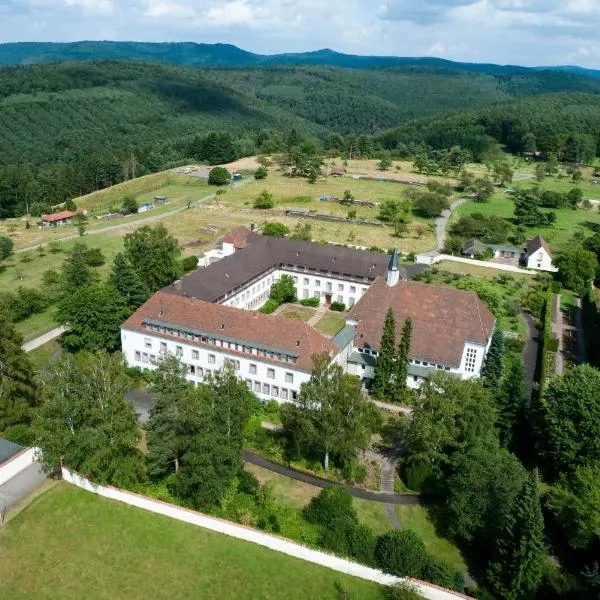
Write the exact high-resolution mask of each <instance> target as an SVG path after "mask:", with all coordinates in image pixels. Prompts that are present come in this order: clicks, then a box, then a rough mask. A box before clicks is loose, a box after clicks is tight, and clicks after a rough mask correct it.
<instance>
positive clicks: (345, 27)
mask: <svg viewBox="0 0 600 600" xmlns="http://www.w3.org/2000/svg"><path fill="white" fill-rule="evenodd" d="M599 9H600V0H479V1H473V0H0V42H14V41H75V40H81V39H96V40H97V39H111V40H132V39H133V40H139V41H153V42H160V41H195V42H227V43H232V44H236V45H238V46H241V47H242V48H244V49H246V50H250V51H253V52H259V53H265V54H271V53H277V52H298V51H306V50H314V49H318V48H325V47H328V48H333V49H335V50H338V51H342V52H350V53H356V54H377V55H383V54H385V55H396V56H441V57H443V58H450V59H455V60H465V61H473V62H495V63H502V64H505V63H511V64H522V65H551V64H554V65H556V64H580V65H583V66H588V67H596V68H600V36H598V31H599V28H600V10H599Z"/></svg>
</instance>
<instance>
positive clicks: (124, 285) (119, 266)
mask: <svg viewBox="0 0 600 600" xmlns="http://www.w3.org/2000/svg"><path fill="white" fill-rule="evenodd" d="M108 281H109V282H110V283H112V285H113V286H114V287H115V288H116V289H117V290H118V291H119V293H120V294H121V296H123V298H125V300H126V302H127V305H128V306H129V308H130V309H131V310H135V309H136V308H138V307H140V306H141V305H142V304H144V302H146V300H148V298H149V297H150V290H149V289H148V286H147V285H146V284H145V283H144V282H143V281H142V280H141V278H140V277H139V275H138V274H137V272H136V270H135V269H134V268H133V265H132V264H131V263H130V262H129V260H128V259H127V257H126V256H125V254H123V253H122V252H119V253H118V254H117V255H116V256H115V260H114V263H113V267H112V271H111V273H110V275H109V278H108Z"/></svg>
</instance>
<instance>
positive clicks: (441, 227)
mask: <svg viewBox="0 0 600 600" xmlns="http://www.w3.org/2000/svg"><path fill="white" fill-rule="evenodd" d="M468 201H469V198H459V199H458V200H455V201H454V202H453V203H452V204H451V205H450V208H447V209H446V210H445V211H443V212H442V214H441V215H440V216H439V217H438V218H437V219H436V220H435V237H436V240H437V249H438V250H439V251H440V252H442V251H443V250H444V245H445V244H446V227H447V226H448V221H449V219H450V217H451V216H452V213H453V212H454V211H455V210H456V209H457V208H458V207H459V206H462V205H463V204H465V202H468Z"/></svg>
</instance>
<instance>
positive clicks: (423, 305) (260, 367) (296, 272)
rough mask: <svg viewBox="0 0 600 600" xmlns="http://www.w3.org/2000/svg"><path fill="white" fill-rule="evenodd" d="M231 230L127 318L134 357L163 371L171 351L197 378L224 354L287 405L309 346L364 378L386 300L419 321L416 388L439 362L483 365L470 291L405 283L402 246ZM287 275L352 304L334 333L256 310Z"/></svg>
mask: <svg viewBox="0 0 600 600" xmlns="http://www.w3.org/2000/svg"><path fill="white" fill-rule="evenodd" d="M232 233H233V232H232ZM234 237H235V240H236V241H235V242H234V241H233V240H232V238H231V237H230V240H232V241H226V242H225V243H227V244H232V246H233V247H234V250H233V251H232V253H231V254H229V255H227V256H224V257H223V258H221V259H220V260H218V261H217V262H213V263H210V265H209V266H207V267H206V268H202V269H199V270H198V271H196V272H194V273H191V274H190V275H188V276H187V277H185V278H184V279H182V280H181V281H178V282H175V283H174V284H172V285H170V286H168V287H166V288H165V289H163V290H161V291H160V292H157V293H156V294H155V295H154V296H153V297H152V298H151V299H150V300H148V302H146V303H145V304H144V305H143V306H142V307H140V308H139V309H138V310H137V311H136V312H135V313H134V314H133V315H132V316H131V317H130V318H129V319H128V320H127V321H126V322H125V323H124V324H123V326H122V329H121V342H122V348H123V353H124V355H125V358H126V360H127V363H128V364H129V365H130V366H137V367H140V368H143V369H151V370H152V369H156V368H157V366H158V365H159V364H160V362H161V361H163V360H164V357H165V356H166V355H167V354H174V355H176V356H178V357H179V358H180V360H181V361H182V363H183V364H185V365H186V368H187V371H188V379H189V380H190V381H192V382H194V383H199V382H201V381H203V379H204V378H205V377H206V376H207V375H210V374H211V373H213V372H214V371H216V370H219V369H221V368H222V367H223V366H224V365H225V364H226V363H229V364H231V365H232V366H233V368H234V370H235V371H236V373H237V374H238V376H239V377H240V378H241V379H243V380H244V381H245V382H246V385H247V386H248V387H249V389H251V390H252V391H254V392H255V393H256V395H257V396H258V397H259V398H261V399H262V400H277V401H278V402H291V401H294V400H295V399H296V398H297V395H298V393H299V391H300V387H301V385H302V383H304V382H306V381H308V379H309V377H310V372H311V369H312V360H313V357H314V355H317V354H322V353H326V354H327V355H328V356H329V358H330V359H331V360H333V361H335V362H337V363H339V364H340V365H342V366H343V367H344V369H345V370H346V371H347V372H349V373H351V374H353V375H356V376H358V377H359V378H360V379H361V380H362V381H363V383H364V384H365V386H367V387H368V385H369V384H370V381H371V380H372V378H373V374H374V367H375V363H376V360H377V356H378V346H379V342H380V340H381V334H382V331H383V321H384V319H385V313H386V312H387V309H388V308H391V309H392V311H393V312H394V315H395V318H396V327H397V332H398V334H400V331H401V328H402V324H403V323H404V321H405V320H406V319H407V318H410V319H411V320H412V322H413V337H412V341H411V347H410V357H409V376H408V381H407V383H408V385H409V386H410V387H413V388H414V387H418V386H419V385H420V383H421V382H422V381H423V379H424V378H425V377H427V375H428V374H429V373H430V372H432V371H434V370H445V371H449V372H451V373H453V374H454V375H456V376H457V377H461V378H465V379H466V378H470V377H477V376H478V375H479V374H480V372H481V368H482V366H483V363H484V360H485V355H486V353H487V350H488V348H489V344H490V341H491V336H492V332H493V329H494V325H495V319H494V317H493V316H492V314H491V313H490V312H489V310H488V309H487V307H486V306H485V305H484V304H483V302H482V301H481V300H480V299H479V297H478V296H477V295H476V294H475V293H474V292H466V291H459V290H455V289H453V288H445V287H441V286H434V285H428V284H424V283H418V282H414V281H409V280H408V275H409V273H408V272H407V271H406V269H404V268H403V267H401V266H400V264H399V262H398V254H397V252H396V251H394V253H393V255H392V256H391V257H389V256H388V255H386V254H381V253H373V252H367V251H362V250H355V249H350V248H342V247H336V246H324V245H319V244H313V243H310V242H298V241H296V240H287V239H274V238H265V237H263V236H260V235H258V234H256V233H253V232H250V231H249V230H245V231H242V232H240V231H237V232H236V233H235V236H234ZM241 238H244V239H241ZM413 269H414V270H418V269H421V267H419V266H416V267H413ZM283 275H290V276H291V277H292V278H293V279H294V282H295V285H296V291H297V294H298V297H299V298H312V297H317V298H319V299H320V302H321V303H322V304H330V303H331V302H342V303H344V304H345V305H346V306H347V307H349V312H348V313H347V320H346V326H345V327H344V328H343V329H342V330H341V331H339V332H338V333H337V335H335V336H334V337H333V338H332V339H331V340H330V339H329V338H328V337H326V336H324V335H322V334H320V333H319V332H318V331H316V330H315V329H313V328H312V327H310V326H309V325H308V324H306V323H304V322H302V321H299V320H294V319H286V318H285V317H280V316H277V315H265V314H261V313H259V312H256V309H258V308H259V307H260V306H261V305H262V304H264V302H265V301H266V300H267V299H268V296H269V292H270V288H271V286H272V285H273V283H275V282H276V281H277V280H278V279H280V278H281V277H282V276H283Z"/></svg>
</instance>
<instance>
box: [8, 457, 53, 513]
mask: <svg viewBox="0 0 600 600" xmlns="http://www.w3.org/2000/svg"><path fill="white" fill-rule="evenodd" d="M44 481H46V474H45V473H44V471H42V467H41V466H40V464H39V463H37V462H34V463H31V464H30V465H29V466H28V467H27V468H25V469H23V470H22V471H21V472H20V473H19V474H18V475H15V476H14V477H13V478H12V479H9V480H8V481H7V482H6V483H4V484H2V485H0V512H2V510H3V509H4V508H5V509H7V510H8V509H10V508H11V507H12V506H14V505H15V504H16V503H17V502H19V501H20V500H21V499H23V498H24V497H25V496H27V495H28V494H30V493H31V492H32V491H33V490H34V489H36V488H37V487H39V486H40V485H42V483H44Z"/></svg>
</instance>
